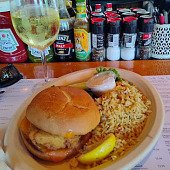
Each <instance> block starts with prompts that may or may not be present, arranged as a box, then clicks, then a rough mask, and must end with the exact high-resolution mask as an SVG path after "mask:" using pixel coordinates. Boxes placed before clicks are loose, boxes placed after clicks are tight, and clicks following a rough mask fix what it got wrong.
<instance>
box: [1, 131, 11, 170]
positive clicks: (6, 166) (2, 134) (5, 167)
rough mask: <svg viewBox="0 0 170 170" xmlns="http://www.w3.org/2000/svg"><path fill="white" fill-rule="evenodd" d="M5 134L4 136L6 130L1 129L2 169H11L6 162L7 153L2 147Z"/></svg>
mask: <svg viewBox="0 0 170 170" xmlns="http://www.w3.org/2000/svg"><path fill="white" fill-rule="evenodd" d="M3 136H4V130H3V129H0V170H11V169H10V168H9V167H8V165H7V164H6V163H5V162H6V158H5V153H4V151H3V149H2V146H3V144H2V143H3Z"/></svg>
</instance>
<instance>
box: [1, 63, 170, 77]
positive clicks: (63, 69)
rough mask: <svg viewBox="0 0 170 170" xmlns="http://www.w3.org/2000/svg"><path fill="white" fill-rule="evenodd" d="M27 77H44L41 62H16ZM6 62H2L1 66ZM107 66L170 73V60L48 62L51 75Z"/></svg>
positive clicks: (152, 72)
mask: <svg viewBox="0 0 170 170" xmlns="http://www.w3.org/2000/svg"><path fill="white" fill-rule="evenodd" d="M14 65H15V66H16V67H17V68H18V70H19V71H20V72H21V73H22V74H23V75H24V76H25V78H28V79H32V78H43V76H42V71H41V68H42V67H41V63H20V64H14ZM4 66H6V64H0V68H2V67H4ZM98 66H105V67H115V68H122V69H126V70H130V71H133V72H136V73H138V74H140V75H143V76H146V75H170V60H133V61H105V62H54V63H48V69H49V70H50V77H55V78H56V77H60V76H62V75H64V74H67V73H70V72H74V71H77V70H82V69H87V68H92V67H98Z"/></svg>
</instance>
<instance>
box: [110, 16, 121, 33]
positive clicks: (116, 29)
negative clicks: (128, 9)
mask: <svg viewBox="0 0 170 170" xmlns="http://www.w3.org/2000/svg"><path fill="white" fill-rule="evenodd" d="M107 21H108V24H107V27H108V33H111V34H119V33H120V22H121V18H108V20H107Z"/></svg>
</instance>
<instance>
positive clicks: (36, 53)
mask: <svg viewBox="0 0 170 170" xmlns="http://www.w3.org/2000/svg"><path fill="white" fill-rule="evenodd" d="M28 50H29V51H30V53H31V55H32V56H34V57H36V58H41V52H40V51H39V50H38V49H36V48H32V47H30V46H28ZM49 51H50V47H48V48H46V49H45V50H44V53H45V56H47V55H48V54H49Z"/></svg>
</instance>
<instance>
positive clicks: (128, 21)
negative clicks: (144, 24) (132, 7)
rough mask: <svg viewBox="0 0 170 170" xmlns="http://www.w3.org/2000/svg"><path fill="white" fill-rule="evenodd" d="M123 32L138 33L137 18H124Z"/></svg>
mask: <svg viewBox="0 0 170 170" xmlns="http://www.w3.org/2000/svg"><path fill="white" fill-rule="evenodd" d="M123 30H124V31H123V32H124V33H136V31H137V18H136V17H132V16H130V17H124V18H123Z"/></svg>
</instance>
